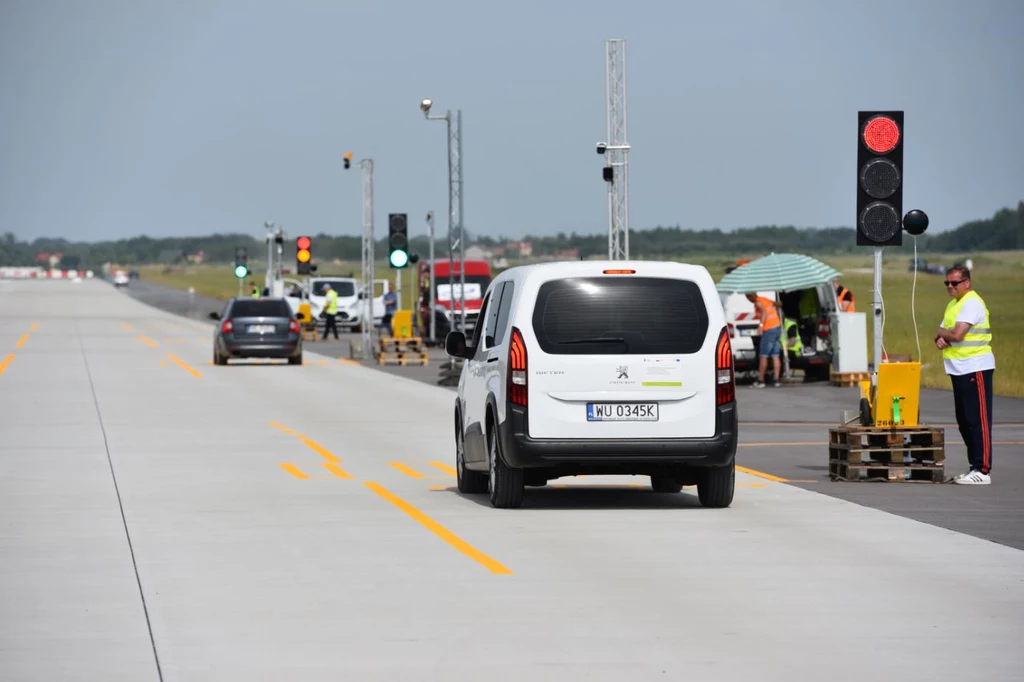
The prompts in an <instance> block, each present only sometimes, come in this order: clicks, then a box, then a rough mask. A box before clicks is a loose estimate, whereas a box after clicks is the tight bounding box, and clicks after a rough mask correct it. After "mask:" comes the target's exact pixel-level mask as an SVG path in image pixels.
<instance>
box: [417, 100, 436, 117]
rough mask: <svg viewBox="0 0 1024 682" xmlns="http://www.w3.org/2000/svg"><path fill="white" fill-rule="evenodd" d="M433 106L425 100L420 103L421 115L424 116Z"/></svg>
mask: <svg viewBox="0 0 1024 682" xmlns="http://www.w3.org/2000/svg"><path fill="white" fill-rule="evenodd" d="M433 105H434V103H433V102H431V101H430V100H429V99H425V100H423V101H422V102H420V109H422V110H423V113H424V114H425V113H427V112H428V111H430V107H432V106H433Z"/></svg>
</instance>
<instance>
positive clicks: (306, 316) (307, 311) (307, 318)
mask: <svg viewBox="0 0 1024 682" xmlns="http://www.w3.org/2000/svg"><path fill="white" fill-rule="evenodd" d="M297 317H298V320H299V322H300V323H302V324H308V323H309V322H311V321H312V320H313V313H312V308H311V307H310V305H309V301H303V302H302V303H300V304H299V312H298V315H297Z"/></svg>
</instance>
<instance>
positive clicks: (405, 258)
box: [391, 251, 409, 268]
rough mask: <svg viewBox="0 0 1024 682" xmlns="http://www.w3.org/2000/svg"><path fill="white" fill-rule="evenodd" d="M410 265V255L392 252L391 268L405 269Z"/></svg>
mask: <svg viewBox="0 0 1024 682" xmlns="http://www.w3.org/2000/svg"><path fill="white" fill-rule="evenodd" d="M408 264H409V254H408V253H406V252H405V251H392V252H391V266H392V267H395V268H404V267H405V266H406V265H408Z"/></svg>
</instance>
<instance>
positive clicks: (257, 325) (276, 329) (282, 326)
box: [210, 298, 302, 365]
mask: <svg viewBox="0 0 1024 682" xmlns="http://www.w3.org/2000/svg"><path fill="white" fill-rule="evenodd" d="M210 318H211V319H214V320H220V326H218V327H217V332H216V333H215V334H214V337H213V364H215V365H226V364H228V358H288V364H289V365H301V364H302V333H301V330H300V329H299V321H298V320H297V319H296V318H295V316H294V315H293V314H292V309H291V306H289V305H288V302H287V301H286V300H284V299H283V298H233V299H231V300H230V301H228V304H227V306H226V307H225V308H224V311H223V312H221V313H210Z"/></svg>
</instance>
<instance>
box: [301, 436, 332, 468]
mask: <svg viewBox="0 0 1024 682" xmlns="http://www.w3.org/2000/svg"><path fill="white" fill-rule="evenodd" d="M302 442H303V443H305V444H306V446H307V447H308V448H309V449H310V450H312V451H313V452H315V453H316V454H318V455H320V456H321V457H323V458H324V459H326V460H327V461H328V462H336V463H338V464H340V463H341V460H340V459H338V458H337V456H335V455H333V454H331V453H330V452H328V450H327V449H326V448H324V446H322V445H320V444H319V443H317V442H316V441H315V440H310V439H309V438H303V439H302Z"/></svg>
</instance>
